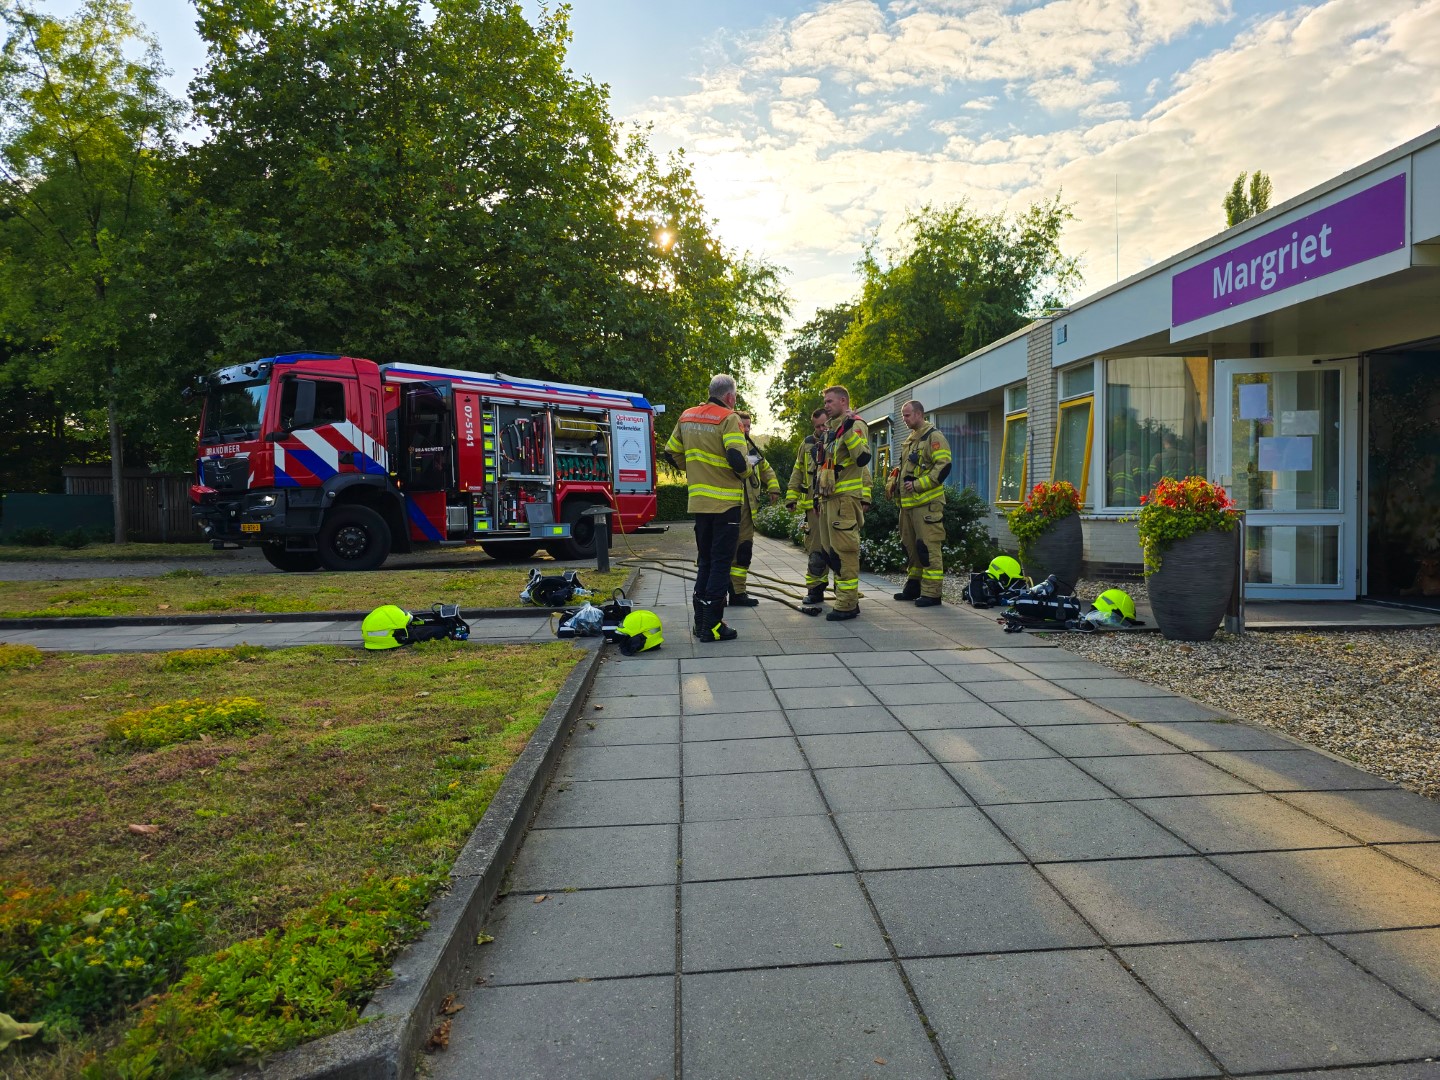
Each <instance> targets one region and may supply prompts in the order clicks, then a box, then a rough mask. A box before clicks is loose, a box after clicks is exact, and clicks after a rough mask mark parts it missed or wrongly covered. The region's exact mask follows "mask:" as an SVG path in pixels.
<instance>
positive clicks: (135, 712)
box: [105, 697, 269, 747]
mask: <svg viewBox="0 0 1440 1080" xmlns="http://www.w3.org/2000/svg"><path fill="white" fill-rule="evenodd" d="M268 719H269V716H268V715H267V714H266V712H265V707H264V706H263V705H261V704H260V702H258V701H256V700H255V699H254V698H250V697H233V698H220V699H219V700H217V701H206V700H204V699H203V698H182V699H181V700H179V701H170V702H167V703H166V704H164V705H156V706H155V707H154V708H153V709H131V710H130V711H129V712H126V713H121V714H120V715H119V716H117V717H115V718H114V719H113V720H111V721H109V722H108V723H107V724H106V725H105V733H106V734H107V735H109V736H110V737H111V738H112V739H123V740H124V741H125V742H128V743H130V744H131V745H132V746H148V747H156V746H169V745H170V744H171V743H177V742H185V741H187V740H189V739H198V738H200V736H201V735H212V734H218V735H229V734H232V733H234V732H236V731H239V730H241V729H244V728H253V727H259V726H260V725H262V724H264V723H265V721H266V720H268Z"/></svg>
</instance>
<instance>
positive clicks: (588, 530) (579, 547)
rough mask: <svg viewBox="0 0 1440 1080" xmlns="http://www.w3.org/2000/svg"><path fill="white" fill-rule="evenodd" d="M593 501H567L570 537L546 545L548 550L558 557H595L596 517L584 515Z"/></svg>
mask: <svg viewBox="0 0 1440 1080" xmlns="http://www.w3.org/2000/svg"><path fill="white" fill-rule="evenodd" d="M591 505H592V504H591V503H585V502H567V503H566V504H565V513H564V519H565V524H566V525H569V526H570V537H569V539H567V540H557V541H555V543H553V544H550V545H548V546H547V547H546V549H545V550H546V551H548V552H550V554H551V555H552V556H554V557H555V558H557V559H593V558H594V557H595V520H596V519H595V518H593V517H584V516H583V515H584V513H585V511H586V510H589V509H590V507H591Z"/></svg>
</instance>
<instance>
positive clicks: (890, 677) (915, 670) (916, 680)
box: [860, 664, 950, 687]
mask: <svg viewBox="0 0 1440 1080" xmlns="http://www.w3.org/2000/svg"><path fill="white" fill-rule="evenodd" d="M860 674H861V676H862V677H863V678H864V680H865V685H866V686H870V687H875V686H922V685H926V684H939V683H949V682H950V680H949V679H947V678H946V677H945V676H944V674H943V673H941V672H940V671H939V670H938V669H936V668H933V667H931V666H930V665H928V664H909V665H906V666H905V667H873V668H862V669H860Z"/></svg>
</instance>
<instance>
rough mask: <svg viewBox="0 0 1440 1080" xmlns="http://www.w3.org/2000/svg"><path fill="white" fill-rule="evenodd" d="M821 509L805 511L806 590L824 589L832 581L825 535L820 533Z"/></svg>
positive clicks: (812, 508)
mask: <svg viewBox="0 0 1440 1080" xmlns="http://www.w3.org/2000/svg"><path fill="white" fill-rule="evenodd" d="M820 531H821V530H820V511H819V510H818V509H816V508H814V507H811V508H810V509H809V510H806V511H805V559H806V561H805V591H806V592H810V591H812V590H814V589H820V590H822V591H823V590H824V588H825V586H826V585H828V584H829V583H830V564H829V563H828V562H827V561H826V559H825V544H824V537H822V536H821V535H820Z"/></svg>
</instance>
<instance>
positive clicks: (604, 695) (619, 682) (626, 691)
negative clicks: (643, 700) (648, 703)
mask: <svg viewBox="0 0 1440 1080" xmlns="http://www.w3.org/2000/svg"><path fill="white" fill-rule="evenodd" d="M679 692H680V676H678V675H631V674H629V673H628V672H627V673H624V674H614V675H612V674H609V673H607V674H604V675H599V676H597V677H596V679H595V687H594V689H593V690H592V691H591V695H592V696H593V697H595V698H596V699H597V700H600V701H605V700H608V699H610V698H621V697H642V696H649V695H651V694H678V693H679Z"/></svg>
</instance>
